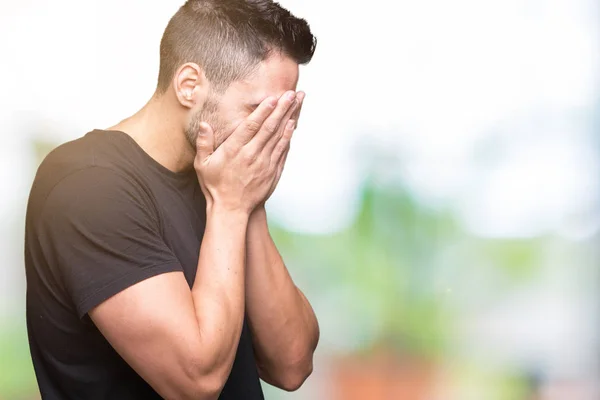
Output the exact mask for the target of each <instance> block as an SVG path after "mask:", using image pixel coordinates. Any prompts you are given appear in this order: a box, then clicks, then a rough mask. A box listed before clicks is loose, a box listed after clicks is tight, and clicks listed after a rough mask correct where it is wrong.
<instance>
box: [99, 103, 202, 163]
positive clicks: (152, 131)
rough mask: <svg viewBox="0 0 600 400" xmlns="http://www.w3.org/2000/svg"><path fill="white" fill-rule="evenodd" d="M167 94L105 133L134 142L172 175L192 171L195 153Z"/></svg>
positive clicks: (177, 112) (177, 110) (177, 111)
mask: <svg viewBox="0 0 600 400" xmlns="http://www.w3.org/2000/svg"><path fill="white" fill-rule="evenodd" d="M168 97H169V94H168V93H167V94H163V95H162V96H156V95H154V96H153V97H152V98H151V99H150V101H149V102H148V103H147V104H146V105H145V106H144V107H143V108H142V109H141V110H139V111H138V112H137V113H135V114H134V115H132V116H131V117H129V118H127V119H125V120H123V121H121V122H119V123H118V124H117V125H115V126H113V127H111V128H109V130H118V131H122V132H124V133H126V134H128V135H129V136H131V137H132V138H133V140H135V141H136V142H137V143H138V145H139V146H140V147H141V148H142V149H143V150H144V151H145V152H146V153H148V155H150V157H152V158H153V159H154V160H156V161H157V162H158V163H159V164H161V165H162V166H164V167H165V168H167V169H169V170H171V171H173V172H181V171H186V170H189V169H190V168H193V163H194V156H195V151H194V149H192V148H191V146H190V144H189V142H188V140H187V139H186V136H185V132H184V128H183V126H182V124H181V119H180V118H177V117H178V116H179V115H181V114H182V111H181V109H180V108H178V107H176V106H174V105H173V104H174V103H176V102H171V101H169V98H168Z"/></svg>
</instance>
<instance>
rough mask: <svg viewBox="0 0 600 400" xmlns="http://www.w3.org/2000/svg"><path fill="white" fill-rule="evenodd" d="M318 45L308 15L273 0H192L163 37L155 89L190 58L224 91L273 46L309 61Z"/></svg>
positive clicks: (166, 83) (164, 87)
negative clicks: (306, 17) (305, 17)
mask: <svg viewBox="0 0 600 400" xmlns="http://www.w3.org/2000/svg"><path fill="white" fill-rule="evenodd" d="M316 45H317V40H316V38H315V37H314V36H313V34H312V33H311V31H310V27H309V25H308V23H307V22H306V20H304V19H301V18H297V17H295V16H294V15H292V14H291V13H290V12H289V11H288V10H286V9H285V8H283V7H281V6H280V5H279V4H278V3H276V2H274V1H272V0H188V1H187V2H186V3H185V4H184V5H183V6H181V8H180V9H179V11H177V13H176V14H175V15H174V16H173V17H172V18H171V20H170V21H169V24H168V25H167V28H166V29H165V32H164V34H163V37H162V40H161V42H160V70H159V74H158V85H157V93H158V94H162V93H165V92H166V91H167V90H168V88H169V86H170V84H171V81H172V79H173V77H174V76H175V73H176V71H177V69H178V68H179V67H180V66H181V65H183V64H185V63H187V62H193V63H196V64H198V65H199V66H200V67H202V69H203V70H204V73H205V75H206V78H207V79H208V80H209V82H211V84H212V85H213V86H214V88H215V90H218V91H223V90H225V89H226V88H227V87H229V85H230V84H231V83H232V82H235V81H237V80H239V79H243V78H244V77H246V76H248V75H249V74H250V73H252V71H254V70H255V68H256V67H257V66H258V64H259V63H260V62H261V61H264V60H265V59H267V58H268V57H269V56H270V55H271V54H272V52H273V51H279V52H281V53H282V54H284V55H286V56H288V57H290V58H292V59H293V60H294V61H296V62H297V63H298V64H307V63H309V62H310V60H311V59H312V56H313V54H314V52H315V48H316Z"/></svg>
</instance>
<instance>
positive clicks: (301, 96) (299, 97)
mask: <svg viewBox="0 0 600 400" xmlns="http://www.w3.org/2000/svg"><path fill="white" fill-rule="evenodd" d="M305 98H306V93H304V92H298V94H297V95H296V101H297V102H298V109H297V110H296V112H295V113H294V115H293V116H292V118H293V119H295V120H296V129H298V122H300V113H301V112H302V105H303V104H304V99H305Z"/></svg>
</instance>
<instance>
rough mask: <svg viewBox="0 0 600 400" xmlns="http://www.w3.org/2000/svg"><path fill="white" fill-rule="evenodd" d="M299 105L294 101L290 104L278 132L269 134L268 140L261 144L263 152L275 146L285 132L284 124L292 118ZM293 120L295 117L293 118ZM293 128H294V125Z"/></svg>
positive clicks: (269, 150) (270, 151) (270, 150)
mask: <svg viewBox="0 0 600 400" xmlns="http://www.w3.org/2000/svg"><path fill="white" fill-rule="evenodd" d="M298 107H299V103H298V102H296V103H294V104H293V105H292V107H290V109H289V110H288V112H287V113H286V115H285V116H284V117H283V119H282V121H281V124H280V126H279V130H278V133H277V134H276V135H273V136H271V138H270V139H269V141H268V142H267V143H266V144H265V145H264V146H263V149H262V150H263V151H264V152H265V153H267V154H268V153H272V152H273V149H274V148H275V146H276V145H277V143H278V142H279V141H280V140H281V138H282V136H283V135H284V133H285V126H286V124H287V123H288V121H289V120H290V119H292V118H293V115H294V114H295V113H296V110H297V109H298ZM294 120H295V119H294ZM294 129H296V128H295V127H294Z"/></svg>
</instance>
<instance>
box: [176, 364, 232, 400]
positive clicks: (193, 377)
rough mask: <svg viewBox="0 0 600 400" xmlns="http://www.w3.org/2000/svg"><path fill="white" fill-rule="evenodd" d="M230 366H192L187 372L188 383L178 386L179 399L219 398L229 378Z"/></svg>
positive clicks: (201, 399)
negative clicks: (208, 367)
mask: <svg viewBox="0 0 600 400" xmlns="http://www.w3.org/2000/svg"><path fill="white" fill-rule="evenodd" d="M229 370H230V368H210V369H209V370H208V369H206V368H198V366H197V365H196V366H194V367H190V368H189V369H188V371H187V373H186V374H185V375H186V376H187V384H186V385H180V386H178V387H177V389H178V392H179V393H177V395H175V396H173V398H175V399H177V400H217V399H218V398H219V395H220V394H221V391H222V390H223V387H224V386H225V383H226V381H227V378H228V376H229ZM169 398H170V397H169Z"/></svg>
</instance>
